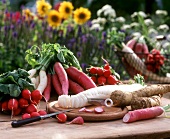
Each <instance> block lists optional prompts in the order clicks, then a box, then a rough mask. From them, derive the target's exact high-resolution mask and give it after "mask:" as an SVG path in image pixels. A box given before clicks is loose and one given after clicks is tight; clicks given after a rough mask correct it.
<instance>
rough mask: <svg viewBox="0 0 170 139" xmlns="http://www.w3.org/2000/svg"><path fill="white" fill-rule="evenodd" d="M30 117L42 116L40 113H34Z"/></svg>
mask: <svg viewBox="0 0 170 139" xmlns="http://www.w3.org/2000/svg"><path fill="white" fill-rule="evenodd" d="M30 115H31V118H33V117H37V116H40V114H39V113H38V112H32V113H31V114H30Z"/></svg>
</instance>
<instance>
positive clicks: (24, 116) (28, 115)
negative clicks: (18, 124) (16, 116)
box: [22, 113, 31, 120]
mask: <svg viewBox="0 0 170 139" xmlns="http://www.w3.org/2000/svg"><path fill="white" fill-rule="evenodd" d="M28 118H31V115H30V114H29V113H24V114H23V115H22V119H23V120H24V119H28Z"/></svg>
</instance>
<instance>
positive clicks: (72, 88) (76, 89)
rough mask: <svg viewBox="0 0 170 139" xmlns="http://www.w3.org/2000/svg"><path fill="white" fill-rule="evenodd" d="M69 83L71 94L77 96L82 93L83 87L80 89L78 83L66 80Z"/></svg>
mask: <svg viewBox="0 0 170 139" xmlns="http://www.w3.org/2000/svg"><path fill="white" fill-rule="evenodd" d="M68 81H69V91H70V92H72V93H73V94H78V93H80V92H82V91H84V89H83V87H81V86H80V85H79V84H78V83H76V82H74V81H72V80H71V79H68Z"/></svg>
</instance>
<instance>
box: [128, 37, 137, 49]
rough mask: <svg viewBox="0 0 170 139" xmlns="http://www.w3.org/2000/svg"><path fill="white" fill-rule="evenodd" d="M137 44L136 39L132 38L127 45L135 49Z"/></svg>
mask: <svg viewBox="0 0 170 139" xmlns="http://www.w3.org/2000/svg"><path fill="white" fill-rule="evenodd" d="M135 44H136V40H135V39H131V40H129V41H128V42H127V43H126V46H128V47H129V48H131V49H133V47H134V46H135Z"/></svg>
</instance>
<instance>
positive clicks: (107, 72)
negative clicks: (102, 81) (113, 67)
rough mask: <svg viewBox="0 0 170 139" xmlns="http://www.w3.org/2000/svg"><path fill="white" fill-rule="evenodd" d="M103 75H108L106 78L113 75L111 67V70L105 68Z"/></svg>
mask: <svg viewBox="0 0 170 139" xmlns="http://www.w3.org/2000/svg"><path fill="white" fill-rule="evenodd" d="M103 75H104V77H106V78H107V77H109V76H110V75H111V71H110V69H109V70H104V72H103Z"/></svg>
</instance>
